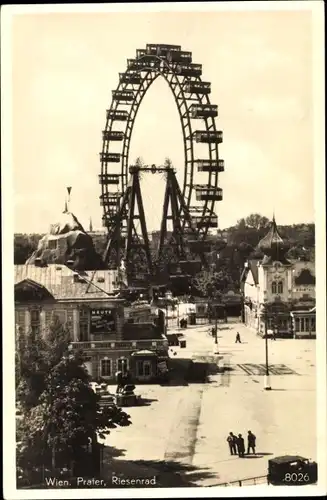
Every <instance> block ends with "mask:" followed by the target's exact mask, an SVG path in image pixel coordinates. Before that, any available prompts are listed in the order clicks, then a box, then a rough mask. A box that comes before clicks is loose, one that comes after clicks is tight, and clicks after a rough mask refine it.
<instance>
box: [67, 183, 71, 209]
mask: <svg viewBox="0 0 327 500" xmlns="http://www.w3.org/2000/svg"><path fill="white" fill-rule="evenodd" d="M71 191H72V188H71V186H68V187H67V193H68V199H67V211H68V212H69V208H70V207H69V205H70V193H71Z"/></svg>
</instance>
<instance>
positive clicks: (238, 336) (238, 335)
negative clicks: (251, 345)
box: [235, 332, 242, 344]
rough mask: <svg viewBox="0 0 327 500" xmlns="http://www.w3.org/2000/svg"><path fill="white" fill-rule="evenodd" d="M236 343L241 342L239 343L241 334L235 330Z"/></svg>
mask: <svg viewBox="0 0 327 500" xmlns="http://www.w3.org/2000/svg"><path fill="white" fill-rule="evenodd" d="M237 343H239V344H241V343H242V342H241V335H240V334H239V332H237V334H236V339H235V344H237Z"/></svg>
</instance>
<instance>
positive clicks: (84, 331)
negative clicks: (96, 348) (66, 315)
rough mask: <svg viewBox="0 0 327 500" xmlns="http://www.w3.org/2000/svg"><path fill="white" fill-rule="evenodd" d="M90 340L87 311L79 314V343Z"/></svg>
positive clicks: (84, 310)
mask: <svg viewBox="0 0 327 500" xmlns="http://www.w3.org/2000/svg"><path fill="white" fill-rule="evenodd" d="M86 340H89V314H88V310H87V309H81V310H80V312H79V341H80V342H84V341H86Z"/></svg>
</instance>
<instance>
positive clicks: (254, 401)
mask: <svg viewBox="0 0 327 500" xmlns="http://www.w3.org/2000/svg"><path fill="white" fill-rule="evenodd" d="M209 330H210V326H208V325H204V326H194V327H192V326H191V327H188V328H187V329H186V330H182V331H181V333H183V335H184V336H185V338H186V340H187V346H186V348H184V349H181V348H180V347H172V348H171V353H170V355H171V357H172V359H173V360H174V361H173V363H174V364H178V363H179V362H181V363H182V360H185V359H187V358H189V359H193V360H194V361H195V362H201V361H202V362H204V361H207V362H209V363H210V366H211V367H215V366H217V364H218V366H219V368H220V370H219V373H217V369H216V370H209V376H208V381H207V383H201V382H200V383H196V382H195V383H192V382H188V383H187V382H183V381H182V380H180V382H179V381H177V382H172V383H171V384H170V385H168V386H160V385H139V386H137V388H136V393H137V394H140V395H141V396H142V398H145V399H147V400H148V403H147V405H146V406H139V407H133V408H127V409H126V410H127V412H128V413H129V414H130V415H131V420H132V425H131V426H130V427H126V428H118V429H115V430H113V431H112V433H111V434H110V436H109V437H108V438H107V440H106V444H108V445H109V446H111V447H115V448H117V449H118V450H124V451H122V452H121V456H120V457H119V456H118V454H119V453H117V459H116V462H115V463H116V464H119V460H125V461H133V462H134V461H135V462H137V463H140V464H143V465H148V466H149V467H150V468H151V470H156V469H157V470H158V468H159V465H160V467H161V466H162V461H165V462H166V463H168V464H170V465H171V468H172V469H173V470H174V471H180V473H181V475H182V476H183V477H184V478H185V480H186V481H188V482H189V484H192V485H198V486H209V485H214V484H218V483H223V482H229V481H235V480H238V479H243V478H250V477H255V476H260V475H264V474H266V472H267V463H268V459H269V458H272V457H274V456H278V455H286V454H291V455H292V454H294V455H303V456H304V457H307V458H312V459H315V458H316V438H315V435H316V396H315V385H316V379H315V376H316V375H315V373H316V372H315V345H316V344H315V341H314V340H293V339H277V340H276V341H273V340H269V364H270V367H271V373H273V374H272V375H271V387H272V390H271V391H265V390H264V377H263V373H264V363H265V346H264V340H263V339H261V338H260V337H258V336H256V334H255V332H253V331H251V330H249V329H247V328H245V327H244V325H242V324H239V323H238V324H237V323H231V324H219V331H218V347H219V354H214V339H213V338H212V337H211V336H210V334H209ZM172 331H174V330H173V329H172ZM175 331H176V330H175ZM237 332H239V333H240V336H241V340H242V343H241V344H239V343H237V344H236V343H235V337H236V333H237ZM174 353H175V354H174ZM222 368H224V370H223V369H222ZM210 371H212V373H210ZM248 430H251V431H252V432H253V433H254V434H255V435H256V436H257V449H256V451H257V454H256V456H252V455H251V456H245V458H239V457H238V456H231V455H230V452H229V448H228V444H227V442H226V438H227V435H228V433H229V432H230V431H232V432H234V434H239V433H241V434H242V435H243V437H244V439H245V444H246V445H247V443H246V436H247V432H248Z"/></svg>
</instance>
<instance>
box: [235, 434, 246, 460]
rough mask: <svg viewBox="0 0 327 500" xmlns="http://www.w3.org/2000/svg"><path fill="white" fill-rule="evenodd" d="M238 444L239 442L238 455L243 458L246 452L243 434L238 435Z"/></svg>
mask: <svg viewBox="0 0 327 500" xmlns="http://www.w3.org/2000/svg"><path fill="white" fill-rule="evenodd" d="M236 444H237V451H238V456H239V457H240V458H243V457H244V453H245V445H244V439H243V437H242V434H239V435H238V438H237V440H236Z"/></svg>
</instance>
